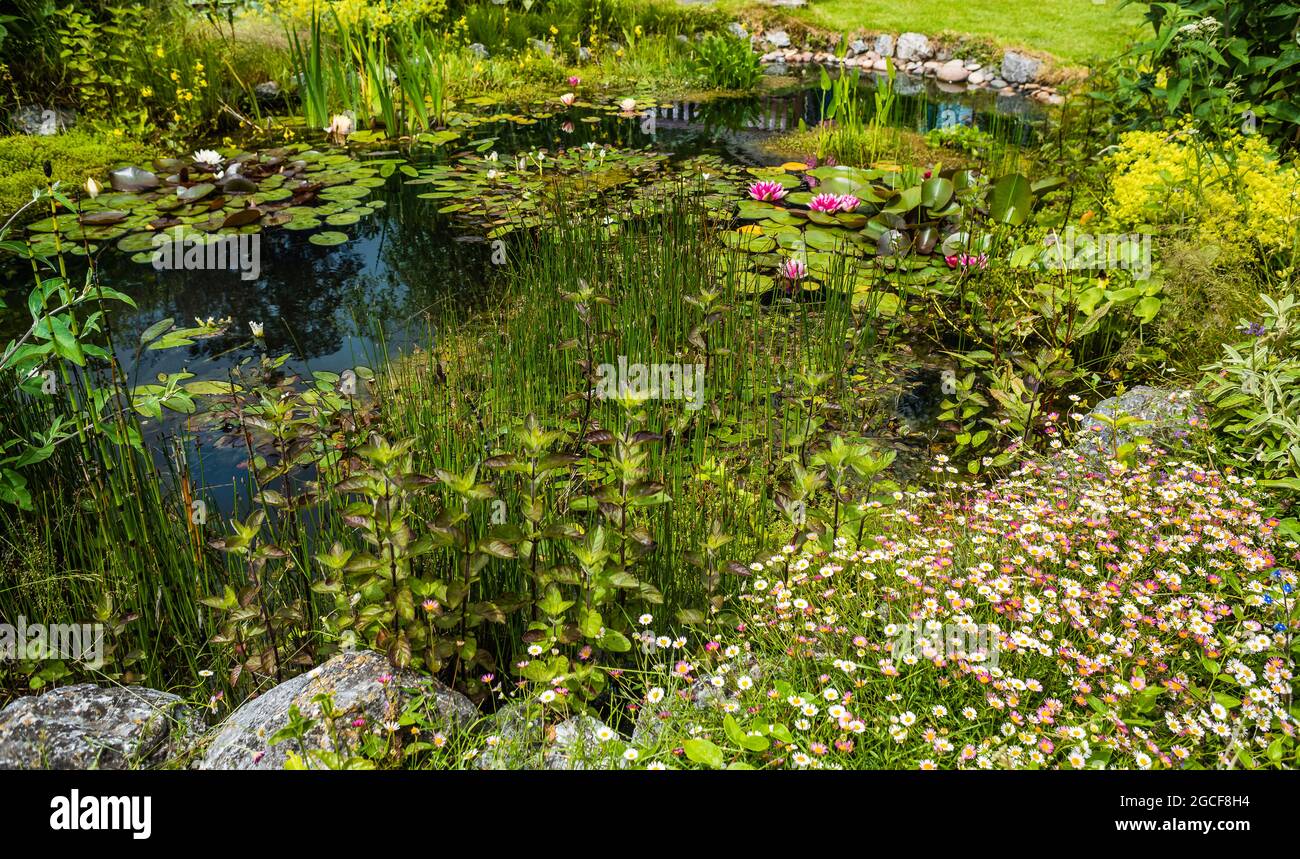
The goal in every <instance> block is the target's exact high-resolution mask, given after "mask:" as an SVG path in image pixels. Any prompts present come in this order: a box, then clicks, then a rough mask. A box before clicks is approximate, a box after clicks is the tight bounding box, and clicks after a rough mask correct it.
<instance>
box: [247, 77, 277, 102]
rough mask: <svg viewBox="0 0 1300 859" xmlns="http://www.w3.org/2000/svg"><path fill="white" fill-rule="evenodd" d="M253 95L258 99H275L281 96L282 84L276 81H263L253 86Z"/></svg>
mask: <svg viewBox="0 0 1300 859" xmlns="http://www.w3.org/2000/svg"><path fill="white" fill-rule="evenodd" d="M253 95H255V96H257V100H258V101H275V100H276V99H278V98H279V97H280V84H278V83H277V82H275V81H262V82H261V83H260V84H258V85H257V86H255V87H253Z"/></svg>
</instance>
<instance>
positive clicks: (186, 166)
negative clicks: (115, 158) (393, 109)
mask: <svg viewBox="0 0 1300 859" xmlns="http://www.w3.org/2000/svg"><path fill="white" fill-rule="evenodd" d="M198 154H203V155H204V160H199V159H197V158H193V157H191V158H158V159H155V160H154V162H153V164H152V167H153V169H152V170H146V169H144V168H141V167H136V166H128V167H123V168H120V169H117V170H114V171H113V172H112V173H110V174H109V177H108V180H109V185H110V186H111V190H105V192H104V193H98V194H97V195H96V196H93V197H90V198H86V199H81V200H79V201H78V202H77V203H76V204H75V206H74V205H63V204H60V206H59V207H56V208H55V209H54V214H52V216H51V217H49V218H45V219H43V220H39V221H35V222H33V223H30V224H28V225H27V231H28V236H29V239H30V242H31V245H32V248H33V252H34V253H37V254H48V253H50V252H51V251H52V249H53V248H54V239H53V234H54V233H55V232H56V231H57V232H58V233H59V234H60V235H61V236H63V237H64V238H65V239H69V240H71V241H72V242H76V243H84V245H85V248H84V249H83V248H80V247H79V246H78V245H75V244H74V245H72V246H71V247H73V248H77V249H78V250H80V251H81V252H92V253H93V252H94V251H96V250H98V249H99V248H100V247H101V246H103V245H104V244H107V243H109V242H114V243H116V246H117V248H118V249H119V250H121V251H124V252H126V253H130V254H133V256H132V259H134V260H136V261H137V262H150V261H153V260H154V259H155V252H166V251H169V250H173V251H175V252H177V253H189V252H190V250H189V248H192V247H198V248H200V249H201V248H202V247H203V246H204V245H205V244H207V243H211V242H213V241H215V240H217V239H219V238H221V237H225V236H231V235H247V234H255V233H258V232H261V231H262V230H263V229H265V228H268V227H276V226H283V227H285V228H286V229H315V228H317V227H319V226H321V224H322V221H324V222H325V223H334V224H340V225H341V224H342V223H343V220H345V218H344V216H347V218H350V217H351V216H357V217H363V216H365V215H367V214H369V213H371V212H372V211H374V208H375V207H376V206H377V205H380V204H381V203H382V202H383V201H379V200H376V201H367V200H366V198H367V197H369V196H370V195H371V193H372V191H373V189H375V188H378V187H381V186H382V185H383V184H384V183H385V182H386V180H387V178H388V177H389V176H391V175H392V174H393V173H394V172H395V170H396V168H397V165H398V164H399V163H400V160H399V159H395V158H374V159H369V160H363V159H360V158H354V157H352V156H351V155H349V154H347V153H343V152H322V151H319V150H316V149H313V148H310V147H309V146H307V145H306V144H301V143H298V144H290V145H289V146H285V147H279V148H275V149H267V150H262V151H260V152H243V151H238V150H236V151H234V152H231V153H230V154H229V155H227V156H222V155H219V154H217V153H215V152H211V150H201V151H200V153H198ZM330 218H335V219H336V220H334V221H330V220H329V219H330ZM330 243H334V244H337V243H338V242H337V241H336V240H334V239H331V241H330ZM178 262H179V261H178Z"/></svg>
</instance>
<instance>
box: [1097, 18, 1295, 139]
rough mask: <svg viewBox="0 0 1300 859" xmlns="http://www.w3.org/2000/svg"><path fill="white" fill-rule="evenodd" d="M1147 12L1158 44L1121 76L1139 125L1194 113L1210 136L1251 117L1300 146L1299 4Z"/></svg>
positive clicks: (1120, 99)
mask: <svg viewBox="0 0 1300 859" xmlns="http://www.w3.org/2000/svg"><path fill="white" fill-rule="evenodd" d="M1127 2H1129V3H1137V4H1138V5H1143V6H1146V7H1147V8H1146V20H1147V22H1148V23H1149V24H1150V25H1151V28H1152V30H1153V31H1154V33H1153V36H1152V38H1151V39H1149V40H1147V41H1145V42H1142V43H1140V44H1138V45H1135V46H1134V47H1133V49H1132V51H1131V53H1130V54H1129V56H1128V57H1126V58H1125V61H1124V65H1123V67H1122V70H1121V72H1120V89H1119V93H1118V96H1117V103H1118V105H1119V106H1120V107H1121V109H1122V110H1123V111H1125V112H1126V113H1127V114H1128V115H1129V116H1130V117H1132V119H1133V121H1134V122H1135V123H1137V124H1145V123H1148V122H1150V121H1152V120H1153V119H1159V118H1163V117H1178V116H1180V115H1181V114H1182V113H1184V112H1186V113H1190V114H1191V115H1192V116H1194V117H1195V118H1196V119H1197V121H1198V122H1200V123H1201V124H1202V127H1203V128H1205V129H1207V130H1211V129H1212V130H1215V131H1218V130H1222V129H1224V128H1227V127H1234V128H1235V127H1237V126H1239V125H1240V124H1241V123H1242V122H1243V119H1244V117H1243V116H1242V113H1243V112H1244V111H1246V110H1249V111H1251V113H1252V114H1253V115H1254V116H1256V117H1257V118H1258V119H1259V120H1261V121H1262V122H1263V125H1264V130H1265V131H1270V132H1276V133H1277V134H1278V136H1279V137H1283V138H1286V139H1289V141H1290V144H1291V145H1295V144H1296V143H1300V106H1297V104H1296V102H1295V99H1294V97H1293V96H1294V94H1295V93H1296V92H1297V91H1300V40H1297V37H1296V34H1297V28H1298V27H1300V5H1296V4H1295V3H1278V2H1275V0H1177V2H1164V3H1153V2H1148V0H1127Z"/></svg>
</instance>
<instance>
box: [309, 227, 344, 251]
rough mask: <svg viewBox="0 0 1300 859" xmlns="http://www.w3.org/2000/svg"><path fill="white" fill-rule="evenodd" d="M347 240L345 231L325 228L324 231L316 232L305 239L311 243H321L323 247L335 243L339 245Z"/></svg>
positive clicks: (332, 245)
mask: <svg viewBox="0 0 1300 859" xmlns="http://www.w3.org/2000/svg"><path fill="white" fill-rule="evenodd" d="M347 240H348V235H347V233H340V232H336V231H333V230H326V231H325V232H321V233H316V234H315V235H313V236H311V237H310V238H308V239H307V241H309V242H311V243H312V244H313V245H322V246H324V247H334V246H335V245H341V244H343V243H344V242H346V241H347Z"/></svg>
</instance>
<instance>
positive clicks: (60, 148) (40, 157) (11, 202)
mask: <svg viewBox="0 0 1300 859" xmlns="http://www.w3.org/2000/svg"><path fill="white" fill-rule="evenodd" d="M149 154H150V153H149V150H148V149H147V148H146V147H145V146H143V145H142V144H140V143H138V142H136V141H133V140H130V139H127V138H119V137H115V136H113V135H111V134H102V135H101V134H93V133H90V132H85V131H78V130H74V131H71V132H69V133H67V134H59V135H54V136H50V137H39V136H28V135H25V134H17V135H12V136H9V137H0V213H3V214H4V215H5V216H7V215H8V214H9V213H12V212H13V211H15V210H16V209H18V208H19V207H21V206H22V205H23V204H24V203H26V202H27V201H28V200H30V199H31V197H32V191H33V190H34V189H36V188H44V187H45V184H46V179H45V172H44V164H45V162H46V161H48V162H50V167H51V179H52V180H56V181H59V182H62V183H63V184H65V185H80V184H82V183H83V182H85V180H86V177H88V176H94V177H96V179H97V180H98V181H99V182H100V183H101V184H107V183H106V182H105V181H104V174H105V173H107V172H108V170H110V169H111V168H113V167H116V166H119V165H120V164H124V163H127V162H130V161H137V160H139V159H141V158H144V157H147V156H148V155H149Z"/></svg>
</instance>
